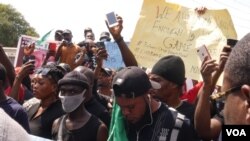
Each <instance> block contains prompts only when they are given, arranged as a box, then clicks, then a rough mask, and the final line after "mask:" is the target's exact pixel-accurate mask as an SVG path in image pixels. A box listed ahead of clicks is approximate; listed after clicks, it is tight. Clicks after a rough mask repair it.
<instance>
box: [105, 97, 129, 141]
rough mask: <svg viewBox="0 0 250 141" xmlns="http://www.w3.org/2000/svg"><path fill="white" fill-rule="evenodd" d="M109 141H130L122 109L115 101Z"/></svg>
mask: <svg viewBox="0 0 250 141" xmlns="http://www.w3.org/2000/svg"><path fill="white" fill-rule="evenodd" d="M108 141H128V138H127V134H126V130H125V125H124V117H123V115H122V112H121V108H120V106H119V105H118V104H116V101H115V100H114V105H113V110H112V117H111V123H110V128H109V137H108Z"/></svg>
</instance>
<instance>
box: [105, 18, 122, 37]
mask: <svg viewBox="0 0 250 141" xmlns="http://www.w3.org/2000/svg"><path fill="white" fill-rule="evenodd" d="M116 19H117V22H118V25H117V26H114V27H109V25H108V22H107V21H105V22H106V25H107V27H108V29H109V32H110V33H111V35H112V36H113V38H114V40H115V41H116V40H118V39H121V38H122V36H121V32H122V29H123V25H122V23H123V20H122V17H120V16H118V15H116Z"/></svg>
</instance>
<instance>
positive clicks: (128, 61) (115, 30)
mask: <svg viewBox="0 0 250 141" xmlns="http://www.w3.org/2000/svg"><path fill="white" fill-rule="evenodd" d="M116 19H117V22H118V25H116V26H114V27H109V25H108V22H107V21H105V22H106V25H107V28H108V30H109V32H110V33H111V35H112V36H113V39H114V40H115V42H116V43H117V44H118V47H119V49H120V51H121V55H122V59H123V61H124V64H125V66H137V61H136V59H135V56H134V54H133V53H132V52H131V51H130V50H129V48H128V46H127V44H126V43H125V42H124V40H123V37H122V35H121V32H122V29H123V19H122V17H121V16H118V15H116Z"/></svg>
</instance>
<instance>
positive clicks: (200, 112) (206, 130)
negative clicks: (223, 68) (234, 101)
mask: <svg viewBox="0 0 250 141" xmlns="http://www.w3.org/2000/svg"><path fill="white" fill-rule="evenodd" d="M217 70H218V64H216V63H215V60H211V59H208V57H206V58H205V60H204V61H203V62H202V66H201V71H200V72H201V74H202V78H203V82H204V83H203V86H202V88H201V89H200V91H199V94H198V95H199V99H198V102H197V105H196V109H195V116H194V124H195V128H196V131H197V133H198V135H199V136H200V137H201V138H202V139H208V140H211V139H213V138H214V137H217V133H219V132H218V130H220V126H221V124H219V122H216V121H215V120H213V121H212V120H211V113H210V110H211V109H210V100H209V96H210V95H211V94H212V92H213V90H214V87H215V86H214V85H213V82H212V73H213V72H215V71H217Z"/></svg>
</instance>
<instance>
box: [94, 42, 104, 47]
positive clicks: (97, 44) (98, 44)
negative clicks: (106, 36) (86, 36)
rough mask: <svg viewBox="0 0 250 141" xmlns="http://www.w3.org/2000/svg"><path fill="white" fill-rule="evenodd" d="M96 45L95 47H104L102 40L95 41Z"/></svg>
mask: <svg viewBox="0 0 250 141" xmlns="http://www.w3.org/2000/svg"><path fill="white" fill-rule="evenodd" d="M96 46H97V47H102V48H105V44H104V42H96Z"/></svg>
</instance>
